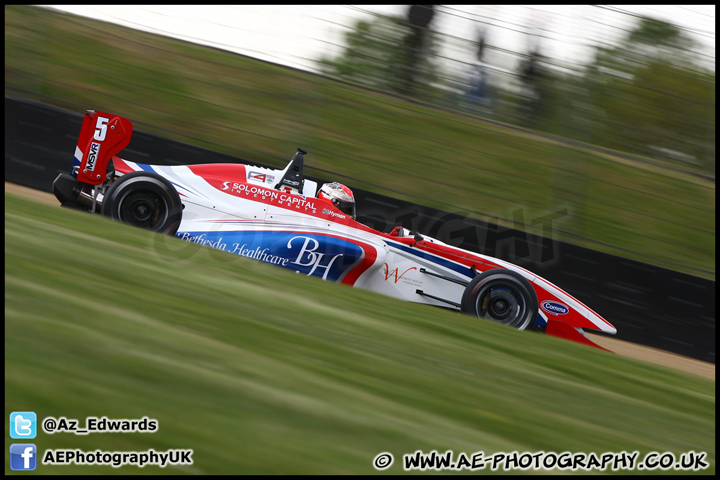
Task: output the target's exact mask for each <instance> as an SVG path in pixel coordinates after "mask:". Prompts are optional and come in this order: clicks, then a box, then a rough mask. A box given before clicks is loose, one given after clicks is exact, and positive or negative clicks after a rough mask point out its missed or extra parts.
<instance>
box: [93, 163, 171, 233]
mask: <svg viewBox="0 0 720 480" xmlns="http://www.w3.org/2000/svg"><path fill="white" fill-rule="evenodd" d="M102 213H103V215H105V216H106V217H110V218H112V219H113V220H119V221H121V222H123V223H127V224H128V225H133V226H135V227H140V228H144V229H146V230H151V231H153V232H158V233H164V234H166V235H175V233H176V232H177V230H178V227H179V226H180V221H181V220H182V203H181V202H180V195H178V193H177V191H176V190H175V187H173V186H172V184H171V183H170V182H169V181H168V180H167V179H165V178H163V177H161V176H160V175H158V174H157V173H155V172H131V173H128V174H126V175H123V176H122V177H120V178H118V179H117V180H115V181H114V182H113V183H111V184H110V187H109V188H108V189H107V191H106V192H105V195H104V197H103V203H102Z"/></svg>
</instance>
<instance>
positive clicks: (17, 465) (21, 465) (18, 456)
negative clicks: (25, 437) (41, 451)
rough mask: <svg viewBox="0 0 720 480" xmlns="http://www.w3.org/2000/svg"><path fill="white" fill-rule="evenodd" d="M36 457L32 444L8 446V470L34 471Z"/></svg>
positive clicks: (35, 449) (35, 450)
mask: <svg viewBox="0 0 720 480" xmlns="http://www.w3.org/2000/svg"><path fill="white" fill-rule="evenodd" d="M36 457H37V447H36V446H35V444H34V443H13V444H12V445H10V470H35V467H36V466H37V458H36Z"/></svg>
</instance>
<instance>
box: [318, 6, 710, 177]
mask: <svg viewBox="0 0 720 480" xmlns="http://www.w3.org/2000/svg"><path fill="white" fill-rule="evenodd" d="M435 10H436V9H435V8H434V7H433V6H420V5H411V6H409V7H408V10H407V16H406V17H400V16H399V17H388V16H380V15H378V16H375V17H374V18H373V19H372V20H364V19H363V20H358V21H357V22H356V23H355V24H354V25H353V26H352V28H350V29H349V30H348V31H347V33H345V35H344V40H345V42H344V47H345V49H344V53H343V54H341V55H339V56H337V57H335V58H330V57H323V58H322V59H320V60H319V63H320V65H321V70H322V72H323V73H325V74H327V75H329V76H332V77H335V78H339V79H342V80H344V81H348V82H351V83H357V84H362V85H366V86H370V87H373V88H377V89H381V90H387V91H390V92H394V93H397V94H401V95H404V96H407V97H409V98H412V99H416V100H420V101H428V102H434V103H438V104H440V105H442V106H450V107H452V108H458V109H462V110H464V111H468V108H467V107H468V105H467V102H468V95H463V94H460V95H458V94H457V92H458V91H459V92H462V93H469V92H470V91H471V90H472V89H473V88H474V89H475V91H477V88H478V86H477V85H478V84H477V82H476V81H475V78H471V79H470V80H467V79H466V78H463V76H462V74H461V75H458V74H453V73H450V72H446V71H444V70H443V67H442V65H441V63H440V62H439V59H440V54H439V50H440V49H439V44H440V43H441V42H442V41H443V40H445V41H457V39H456V38H455V39H453V38H450V39H448V38H447V35H442V34H440V33H439V32H437V31H434V30H433V22H432V19H433V16H435V15H436V11H435ZM445 13H447V12H445ZM528 31H530V32H531V33H530V34H529V38H530V39H531V40H530V41H529V42H528V43H529V45H528V51H527V52H526V53H522V52H507V51H505V53H507V54H512V55H514V56H515V57H519V60H518V61H517V62H516V63H515V66H514V71H504V72H502V74H497V72H501V69H497V68H495V69H494V70H495V71H496V74H495V75H494V78H495V80H494V85H492V87H489V86H487V85H486V83H487V80H486V79H483V80H482V82H483V84H485V88H486V89H488V90H489V89H490V88H492V89H493V91H494V92H495V95H496V96H497V97H498V98H497V99H494V100H495V101H494V102H493V103H494V105H495V107H494V108H492V109H488V108H483V109H476V110H474V111H473V113H476V114H478V115H483V116H487V117H490V118H492V119H495V120H498V121H502V122H507V123H510V124H515V125H518V126H522V127H527V128H532V129H534V130H539V131H542V132H547V133H551V134H556V135H561V136H563V137H566V138H571V139H575V140H579V141H583V142H588V143H591V144H594V145H597V146H601V147H607V148H610V149H613V150H616V151H620V152H626V153H629V154H637V155H642V156H644V157H649V158H655V159H661V160H664V161H666V162H668V163H669V164H672V165H674V166H676V167H679V168H681V169H688V170H689V171H693V172H697V173H701V174H703V175H707V176H710V177H712V178H714V176H715V72H714V71H711V70H710V69H709V68H708V67H706V66H703V64H702V62H701V61H700V54H698V50H699V46H698V44H697V42H696V41H694V40H693V38H692V37H691V36H690V35H688V34H687V33H686V32H685V31H683V30H682V29H680V28H679V27H677V26H676V25H673V24H671V23H667V22H664V21H661V20H657V19H653V18H645V17H640V18H638V19H637V22H636V25H635V26H634V28H632V29H630V30H629V31H627V34H626V36H625V38H623V39H622V40H621V41H620V42H619V43H618V44H614V45H613V44H601V45H598V46H596V47H595V49H594V55H593V56H592V57H591V58H589V59H588V61H587V64H585V65H575V66H568V65H563V64H561V63H560V62H559V61H556V60H553V59H552V58H548V57H547V56H546V55H545V54H544V53H543V50H542V48H541V46H542V42H540V38H542V35H537V36H535V35H534V34H532V29H528ZM485 43H486V39H485V36H484V35H483V34H482V33H481V34H480V35H479V39H478V42H477V45H467V48H468V49H469V50H471V49H475V50H477V57H478V60H479V61H482V52H483V50H484V49H486V48H488V46H487V45H486V44H485ZM489 48H494V49H496V50H503V49H502V47H501V46H489ZM488 69H490V70H492V69H493V67H492V66H491V65H487V64H486V65H485V67H484V68H483V69H482V70H481V73H480V75H487V73H486V72H487V70H488ZM474 75H478V74H477V73H475V74H474ZM487 103H489V102H486V105H487Z"/></svg>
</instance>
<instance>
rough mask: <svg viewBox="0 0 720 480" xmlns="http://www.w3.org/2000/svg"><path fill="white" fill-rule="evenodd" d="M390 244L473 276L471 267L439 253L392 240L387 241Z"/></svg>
mask: <svg viewBox="0 0 720 480" xmlns="http://www.w3.org/2000/svg"><path fill="white" fill-rule="evenodd" d="M387 244H388V245H390V246H391V247H393V248H397V249H398V250H402V251H403V252H406V253H409V254H411V255H415V256H416V257H420V258H422V259H425V260H428V261H430V262H433V263H437V264H438V265H442V266H443V267H445V268H448V269H450V270H452V271H453V272H456V273H459V274H460V275H463V276H466V277H468V278H473V273H472V272H471V271H470V267H468V266H465V265H458V264H457V263H454V262H451V261H449V260H445V259H444V258H442V257H439V256H438V255H435V254H433V253H427V252H423V251H422V250H418V249H417V248H413V247H408V246H405V245H403V244H396V243H392V242H387Z"/></svg>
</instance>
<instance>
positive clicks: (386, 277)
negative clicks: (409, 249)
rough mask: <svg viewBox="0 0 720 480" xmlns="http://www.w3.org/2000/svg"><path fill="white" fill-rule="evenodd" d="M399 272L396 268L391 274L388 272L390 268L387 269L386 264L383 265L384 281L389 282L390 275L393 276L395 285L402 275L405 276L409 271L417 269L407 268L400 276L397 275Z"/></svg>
mask: <svg viewBox="0 0 720 480" xmlns="http://www.w3.org/2000/svg"><path fill="white" fill-rule="evenodd" d="M399 270H400V269H399V268H396V269H395V270H393V271H392V273H391V272H390V267H389V266H388V264H387V263H386V264H385V281H387V280H389V279H390V278H391V275H392V274H395V283H397V282H398V280H400V279H401V278H403V275H405V274H406V273H407V272H409V271H410V270H417V267H410V268H408V269H407V270H405V271H404V272H403V273H402V274H400V275H398V271H399Z"/></svg>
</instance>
